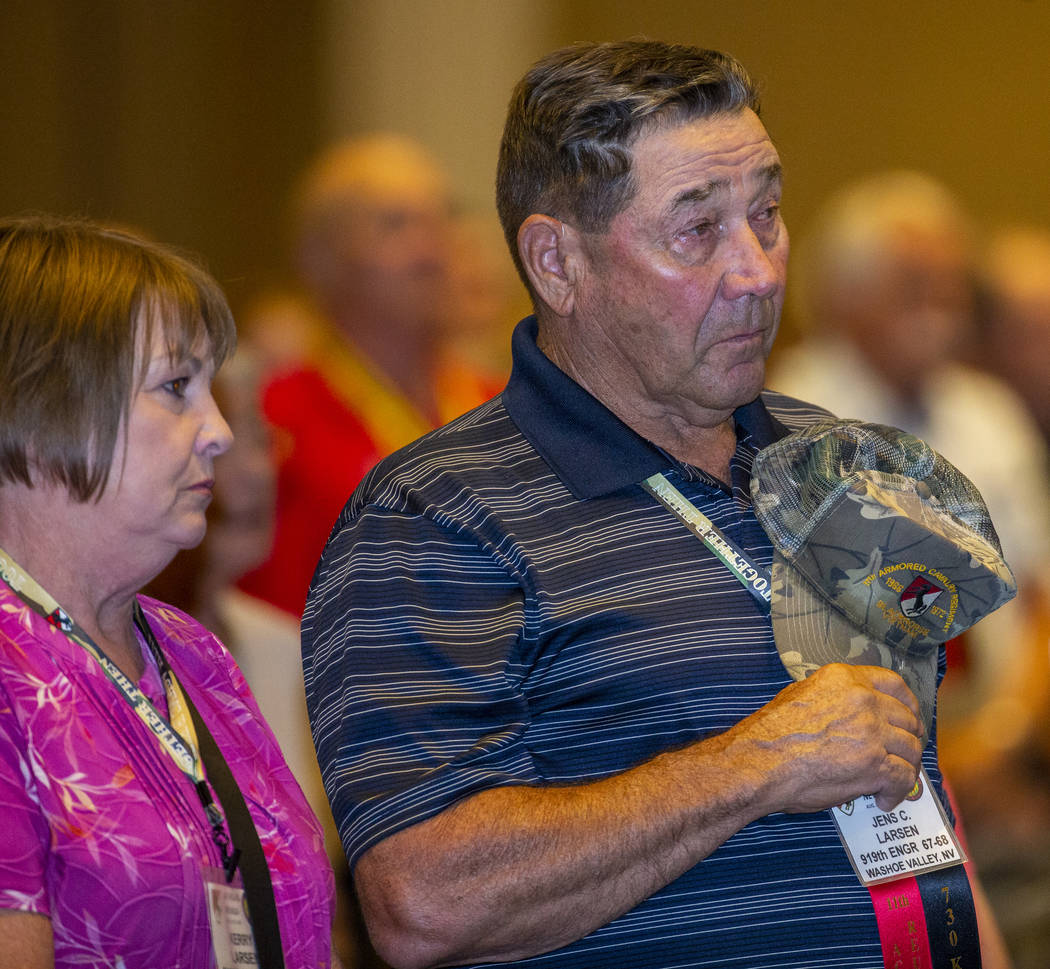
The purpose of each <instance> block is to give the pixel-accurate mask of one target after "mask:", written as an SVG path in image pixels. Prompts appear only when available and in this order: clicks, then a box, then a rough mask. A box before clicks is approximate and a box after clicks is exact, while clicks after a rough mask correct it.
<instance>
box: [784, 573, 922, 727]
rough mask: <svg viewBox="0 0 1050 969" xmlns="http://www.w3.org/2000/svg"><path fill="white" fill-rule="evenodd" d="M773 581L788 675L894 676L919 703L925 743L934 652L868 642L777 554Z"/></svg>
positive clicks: (795, 676) (804, 676)
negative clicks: (882, 671)
mask: <svg viewBox="0 0 1050 969" xmlns="http://www.w3.org/2000/svg"><path fill="white" fill-rule="evenodd" d="M772 579H773V596H772V601H771V602H770V615H771V616H772V619H773V637H774V639H775V640H776V644H777V650H778V651H779V652H780V658H781V660H782V661H783V663H784V666H785V667H786V668H787V671H788V673H790V674H791V676H792V677H793V678H794V679H796V680H804V679H805V678H806V677H807V676H809V675H810V674H811V673H813V672H814V671H815V670H817V669H818V668H819V667H821V666H825V665H827V664H828V663H851V664H853V665H858V666H882V667H885V668H886V669H888V670H893V672H895V673H898V674H900V676H901V677H903V679H904V682H905V683H907V684H908V687H909V688H910V689H911V691H912V693H914V694H915V697H916V699H917V700H918V701H919V710H920V712H921V713H922V719H923V724H924V725H925V728H926V736H927V737H929V735H930V731H931V729H932V727H933V712H934V707H935V705H936V699H937V656H938V647H937V646H936V645H935V644H930V645H929V646H928V648H926V649H923V650H911V651H910V652H905V651H903V650H899V649H894V648H892V647H890V646H888V645H887V644H886V643H883V642H878V641H876V640H873V639H871V638H870V637H868V636H866V635H865V634H864V633H863V632H861V631H860V630H859V629H858V628H857V627H856V626H855V625H854V624H853V623H852V622H850V621H849V620H848V619H847V618H846V617H845V616H844V615H842V614H841V613H840V612H838V611H837V610H836V609H835V608H833V607H832V606H831V605H829V604H828V603H827V601H826V600H825V599H823V598H821V597H819V596H818V595H816V594H815V593H814V592H812V591H811V588H810V585H809V582H808V581H807V580H806V579H805V578H804V577H803V576H802V575H801V574H800V573H799V572H798V571H796V570H795V569H793V568H792V567H791V566H790V565H789V564H788V563H787V561H786V560H785V559H784V557H783V556H782V555H780V554H779V553H774V556H773V571H772Z"/></svg>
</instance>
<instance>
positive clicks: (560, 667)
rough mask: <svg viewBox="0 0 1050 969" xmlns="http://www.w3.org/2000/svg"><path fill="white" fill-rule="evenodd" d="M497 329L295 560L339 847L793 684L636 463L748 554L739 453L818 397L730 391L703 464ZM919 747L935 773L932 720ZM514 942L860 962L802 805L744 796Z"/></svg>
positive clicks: (850, 901) (761, 959)
mask: <svg viewBox="0 0 1050 969" xmlns="http://www.w3.org/2000/svg"><path fill="white" fill-rule="evenodd" d="M513 349H514V369H513V373H512V376H511V379H510V382H509V383H508V385H507V388H506V389H505V390H504V392H503V393H502V395H500V396H499V397H497V398H496V399H494V400H492V401H490V402H488V403H487V404H484V405H482V406H481V407H479V408H477V409H476V410H474V411H472V412H470V413H469V414H466V415H464V416H463V417H461V418H459V419H458V420H456V421H454V422H453V423H451V424H449V425H447V426H446V427H444V428H442V429H440V430H438V431H435V432H433V433H432V434H429V435H427V436H426V437H424V438H422V439H420V440H419V441H417V442H415V443H414V444H412V445H410V446H408V447H407V448H405V449H403V450H402V451H400V452H398V453H397V454H395V455H393V456H392V457H390V458H388V459H387V460H385V461H383V462H382V463H381V464H379V465H378V466H377V467H376V468H375V469H374V470H373V471H372V472H371V473H370V474H369V475H368V476H367V477H366V479H365V480H364V481H363V482H362V483H361V485H360V487H359V488H358V489H357V491H356V492H355V494H354V495H353V497H352V498H351V500H350V501H349V502H348V504H347V506H346V508H345V509H344V511H343V513H342V515H341V516H340V518H339V520H338V522H337V523H336V527H335V529H334V530H333V533H332V537H331V538H330V540H329V542H328V545H327V547H326V549H325V551H324V555H323V556H322V559H321V562H320V565H319V566H318V570H317V573H316V575H315V576H314V581H313V586H312V589H311V594H310V597H309V601H308V603H307V607H306V613H305V615H304V617H303V627H302V632H303V658H304V664H305V675H306V690H307V701H308V705H309V709H310V716H311V721H312V726H313V731H314V738H315V741H316V743H317V747H318V755H319V760H320V763H321V767H322V772H323V775H324V780H325V785H326V787H327V790H328V793H329V796H330V799H331V800H332V804H333V811H334V815H335V819H336V823H337V825H338V827H339V831H340V835H341V838H342V841H343V845H344V847H345V848H346V851H347V854H348V856H349V858H350V861H351V864H353V863H355V862H356V861H357V859H358V858H359V857H360V856H361V854H362V853H363V852H364V851H365V850H367V849H368V848H369V847H370V846H371V845H373V844H375V843H376V842H377V841H380V840H381V839H383V838H385V837H387V836H388V835H391V834H393V833H394V832H396V831H398V830H400V829H402V828H404V827H407V826H409V825H412V824H414V823H416V822H419V821H422V820H424V819H426V818H429V817H432V816H433V815H435V814H437V813H439V812H441V811H442V810H444V809H445V808H448V807H449V806H450V805H452V804H454V803H455V802H457V801H459V800H461V799H463V798H466V797H469V796H470V795H471V794H474V793H476V792H478V791H482V790H485V789H487V788H490V787H495V786H501V785H514V784H529V785H565V784H577V783H583V782H587V781H593V780H596V779H599V778H602V777H606V776H608V775H610V774H613V773H617V772H620V771H623V770H625V769H627V768H630V767H632V766H634V765H636V764H638V763H640V762H642V761H645V760H647V759H649V758H651V757H653V756H654V755H656V754H658V753H660V752H662V751H665V750H667V749H669V748H673V747H678V746H682V745H684V744H687V743H689V742H690V741H694V740H697V739H699V738H703V737H705V736H709V735H711V734H715V733H718V732H720V731H724V730H726V729H727V728H729V727H730V726H732V725H733V724H735V723H737V722H738V721H739V720H741V719H742V718H744V717H746V716H747V715H748V714H750V713H753V712H754V711H755V710H757V709H758V708H759V707H761V706H762V705H764V704H765V703H768V702H769V701H770V700H771V699H772V698H773V697H774V696H775V695H776V694H777V693H778V692H779V691H780V690H781V689H783V688H784V687H785V686H787V685H788V684H789V683H790V682H791V681H790V678H789V676H788V674H787V672H786V671H785V669H784V667H783V665H782V664H781V662H780V659H779V655H778V653H777V650H776V648H775V646H774V643H773V637H772V632H771V627H770V621H769V618H768V615H767V614H766V613H765V612H764V611H763V610H762V609H761V608H760V607H759V606H758V604H757V603H756V602H755V601H754V600H753V599H752V597H751V596H750V595H749V594H748V592H747V591H746V590H745V589H744V588H743V586H741V585H740V584H739V582H738V581H737V579H736V578H735V577H734V576H733V575H732V574H731V573H730V572H729V570H728V569H727V568H726V567H725V566H724V565H723V564H722V563H721V562H719V560H718V559H717V558H716V557H715V556H714V555H713V554H712V553H711V552H710V551H709V550H708V549H707V547H706V546H705V545H704V544H703V543H702V542H701V541H699V540H698V539H697V538H696V536H695V535H694V534H693V533H692V532H690V531H689V530H687V529H686V528H685V526H684V525H683V524H682V523H681V522H680V521H679V520H678V519H677V518H675V517H674V516H673V515H672V514H671V513H670V512H668V511H667V510H666V509H665V508H664V507H663V506H662V505H661V504H659V503H658V502H657V500H656V499H655V498H653V497H652V496H651V495H649V494H648V493H647V492H646V491H645V490H643V488H642V487H641V484H640V483H641V482H642V481H643V480H644V479H645V478H647V477H648V476H649V475H651V474H653V473H655V472H658V471H660V472H663V473H664V474H665V475H666V476H667V477H668V478H669V479H670V481H671V482H672V483H673V484H674V485H675V486H676V487H677V488H678V489H679V491H681V492H682V493H684V494H685V495H686V497H688V498H689V499H690V500H691V501H692V502H693V503H694V504H695V505H696V506H697V507H698V508H699V509H700V510H701V511H703V512H704V513H705V514H706V515H707V516H708V518H710V519H711V520H712V521H713V522H714V523H715V524H716V525H717V526H718V527H719V528H721V529H722V531H723V532H724V533H725V534H726V535H727V536H728V537H729V538H730V539H732V540H733V541H734V542H735V543H736V545H737V546H739V547H741V548H742V549H744V550H745V551H746V552H747V553H748V554H749V555H750V556H751V557H752V558H753V559H754V560H755V561H757V562H759V563H761V564H762V565H764V566H767V567H768V566H769V564H770V560H771V549H770V545H769V542H768V540H767V538H766V536H765V534H764V532H763V531H762V529H761V527H760V526H759V524H758V522H757V520H756V519H755V517H754V515H753V514H752V511H751V506H750V498H749V489H748V482H749V473H750V467H751V460H752V458H753V456H754V454H755V453H756V451H757V450H758V449H759V448H761V447H763V446H765V445H767V444H769V443H771V442H772V441H773V440H775V439H776V438H778V437H780V436H782V435H784V434H786V433H788V431H789V430H792V429H795V428H798V427H801V426H804V425H805V424H807V423H811V422H813V421H815V420H818V419H820V418H821V417H824V416H826V413H825V412H824V411H821V410H820V409H818V408H816V407H813V406H811V405H807V404H803V403H801V402H799V401H796V400H793V399H790V398H786V397H783V396H781V395H778V394H774V393H770V392H766V393H764V394H763V395H762V397H761V398H759V400H757V401H755V402H753V403H751V404H749V405H747V406H745V407H742V408H740V409H738V411H737V412H736V415H735V416H736V422H737V439H738V443H737V451H736V454H735V457H734V458H733V461H732V486H731V487H726V486H725V485H723V484H721V483H719V482H717V481H715V480H714V479H713V478H711V477H709V476H708V475H706V474H705V473H703V472H700V471H699V470H697V469H695V468H691V467H688V466H686V465H683V464H681V463H679V462H677V461H675V460H674V459H672V458H670V457H668V456H667V455H666V454H665V453H663V452H662V451H660V450H659V449H658V448H656V447H654V446H652V445H651V444H649V443H648V442H646V441H645V440H643V439H642V438H641V437H639V436H638V435H637V434H635V433H634V432H633V431H632V430H631V429H630V428H628V427H627V426H626V425H625V424H623V423H622V422H621V421H620V420H619V419H618V418H616V417H615V416H614V415H613V414H612V413H611V412H610V411H609V410H608V409H607V408H605V407H604V406H603V405H602V404H601V403H599V402H598V401H597V400H596V399H595V398H593V397H592V396H590V395H589V394H588V393H587V392H586V391H585V390H583V389H582V388H581V387H580V386H579V385H578V384H576V383H575V382H573V381H572V380H571V379H569V378H568V377H567V376H566V375H565V374H564V373H562V371H560V370H559V369H558V368H557V367H555V366H554V364H552V363H551V362H550V361H549V360H548V359H547V358H546V357H545V356H544V355H543V354H542V353H541V352H540V351H539V350H538V348H537V347H536V344H535V321H534V320H532V319H530V320H526V321H524V322H523V323H522V324H519V326H518V328H517V330H516V331H515V334H514V341H513ZM943 666H944V661H943V656H942V659H941V672H942V675H943ZM923 759H924V763H925V766H926V769H927V771H928V773H929V775H930V777H931V778H932V779H933V781H934V783H935V786H937V787H938V790H939V787H940V774H939V771H938V768H937V763H936V751H935V746H934V744H933V743H931V744H930V745H929V746H928V747H927V750H926V751H925V753H924V758H923ZM939 793H940V791H939ZM942 800H944V798H943V795H942ZM655 809H656V806H654V810H655ZM513 965H523V966H524V965H527V966H537V967H539V966H543V967H555V966H556V967H562V966H571V967H604V966H609V967H612V966H616V967H650V966H651V967H660V969H671V967H685V966H705V967H715V966H717V967H732V969H761V967H769V969H774V967H776V969H803V967H806V969H812V967H850V969H881V967H882V965H883V962H882V955H881V949H880V945H879V936H878V931H877V928H876V924H875V919H874V916H873V913H872V906H871V900H870V896H869V894H868V892H867V891H866V890H865V889H864V888H863V887H862V886H861V885H860V883H859V882H858V880H857V878H856V876H855V875H854V873H853V871H852V869H851V867H850V864H849V861H848V860H847V857H846V855H845V852H844V851H843V849H842V846H841V844H840V842H839V839H838V836H837V834H836V832H835V828H834V826H833V823H832V821H831V819H830V816H829V815H828V814H827V813H826V812H825V813H820V814H803V815H784V814H777V815H770V816H767V817H764V818H762V819H760V820H759V821H756V822H754V823H752V824H750V825H748V826H747V827H745V828H744V829H743V830H741V831H740V832H738V833H737V834H736V835H734V836H733V837H732V838H730V839H729V840H728V841H727V842H725V843H724V844H723V845H722V846H721V847H720V848H718V849H717V850H716V851H715V852H714V853H713V854H711V855H710V856H708V857H707V858H706V859H705V860H703V861H702V862H700V863H699V864H698V865H696V866H695V867H694V868H692V869H691V870H690V871H688V872H686V873H685V874H684V875H682V876H681V877H680V878H678V879H677V880H675V881H674V882H672V883H671V884H669V885H667V886H666V887H665V888H664V889H662V890H661V891H659V892H657V893H656V894H655V895H653V896H651V897H650V898H649V899H648V900H646V901H645V902H643V903H642V904H640V905H638V906H637V907H636V908H635V909H633V910H632V911H630V912H627V913H626V914H625V915H623V916H621V917H620V918H618V919H616V920H615V921H613V922H612V923H610V924H608V925H606V926H604V927H603V928H601V929H599V930H597V931H595V932H593V933H591V934H590V935H588V936H586V937H585V938H583V939H581V940H579V941H578V942H576V943H574V944H572V945H570V946H567V947H565V948H563V949H559V950H556V951H554V952H550V953H547V954H545V955H541V956H537V957H535V958H532V959H527V960H524V961H522V962H520V963H513Z"/></svg>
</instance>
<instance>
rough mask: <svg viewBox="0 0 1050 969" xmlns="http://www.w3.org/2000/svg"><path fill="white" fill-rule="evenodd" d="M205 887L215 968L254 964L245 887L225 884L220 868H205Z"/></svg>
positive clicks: (231, 968)
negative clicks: (218, 869)
mask: <svg viewBox="0 0 1050 969" xmlns="http://www.w3.org/2000/svg"><path fill="white" fill-rule="evenodd" d="M204 889H205V892H206V893H207V896H208V918H209V919H210V921H211V944H212V949H213V950H214V952H215V967H216V969H244V966H257V965H258V964H259V960H258V957H257V956H256V954H255V936H254V935H253V934H252V923H251V921H250V920H249V919H248V901H247V899H246V898H245V896H244V889H243V888H240V887H238V886H237V885H228V884H226V878H225V876H224V875H223V874H222V872H220V871H215V872H211V871H207V872H205V876H204Z"/></svg>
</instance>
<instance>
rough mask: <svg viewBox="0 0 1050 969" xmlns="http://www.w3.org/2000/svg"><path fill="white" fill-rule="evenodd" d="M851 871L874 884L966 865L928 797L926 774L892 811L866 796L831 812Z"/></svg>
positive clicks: (931, 795)
mask: <svg viewBox="0 0 1050 969" xmlns="http://www.w3.org/2000/svg"><path fill="white" fill-rule="evenodd" d="M831 816H832V817H833V818H834V819H835V824H836V825H837V827H838V829H839V837H840V838H841V839H842V844H843V845H844V846H845V848H846V854H848V855H849V859H850V862H852V864H853V870H854V871H855V872H856V873H857V877H858V878H859V879H860V881H861V884H863V885H875V884H878V883H879V882H886V881H892V880H893V879H895V878H907V877H908V876H911V875H918V874H921V873H922V872H924V871H935V870H936V869H938V868H947V867H949V866H950V865H961V864H962V863H963V862H964V861H966V855H965V854H964V853H963V850H962V848H961V847H960V845H959V842H958V840H957V839H956V837H955V832H954V831H953V830H952V827H951V825H950V824H949V823H948V819H947V817H946V816H945V814H944V810H943V809H942V808H941V803H940V801H939V800H938V799H937V797H936V795H935V794H934V793H933V789H932V788H931V786H930V779H929V778H928V777H927V776H926V771H925V770H923V771H920V772H919V779H918V780H917V781H916V782H915V787H914V788H913V790H912V792H911V794H909V795H908V796H907V797H906V798H905V799H904V800H903V801H901V803H900V804H898V805H897V806H896V807H895V808H894V809H893V810H892V811H882V810H880V809H879V807H878V806H877V805H876V804H875V798H874V797H872V796H871V795H866V796H864V797H859V798H857V799H856V800H855V801H850V802H848V803H847V804H841V805H839V806H838V807H833V808H832V809H831Z"/></svg>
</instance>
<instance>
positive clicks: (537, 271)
mask: <svg viewBox="0 0 1050 969" xmlns="http://www.w3.org/2000/svg"><path fill="white" fill-rule="evenodd" d="M518 253H519V254H520V256H521V262H522V265H523V266H524V267H525V272H526V274H527V275H528V277H529V282H530V283H531V284H532V289H533V292H534V293H535V294H536V296H537V297H538V298H539V299H540V300H542V301H543V302H544V303H545V304H546V305H547V306H548V307H550V309H551V310H552V311H553V312H554V313H557V314H558V316H570V315H571V314H572V311H573V308H574V306H575V302H576V283H577V281H578V279H579V270H580V268H581V257H582V252H581V250H580V238H579V234H578V233H577V232H576V230H575V229H574V228H573V227H572V226H570V225H566V224H565V223H564V222H562V221H560V220H559V219H555V218H554V217H553V216H550V215H540V214H539V213H534V214H532V215H530V216H529V217H528V218H527V219H526V220H525V221H524V222H522V224H521V227H520V228H519V229H518Z"/></svg>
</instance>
